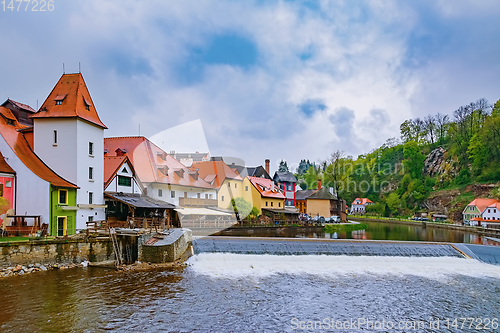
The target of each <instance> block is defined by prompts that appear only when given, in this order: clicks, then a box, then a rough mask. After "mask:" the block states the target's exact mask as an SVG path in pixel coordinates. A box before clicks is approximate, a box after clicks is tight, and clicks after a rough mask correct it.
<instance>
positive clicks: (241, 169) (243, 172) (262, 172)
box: [211, 156, 272, 179]
mask: <svg viewBox="0 0 500 333" xmlns="http://www.w3.org/2000/svg"><path fill="white" fill-rule="evenodd" d="M211 160H212V161H223V162H224V163H226V164H227V165H228V166H229V167H230V168H231V169H233V170H235V171H237V172H238V174H239V175H240V176H241V177H242V178H245V177H246V176H249V177H258V178H266V179H272V178H271V176H270V175H269V164H270V161H269V160H266V161H265V164H266V167H265V168H264V167H263V166H262V165H259V166H256V167H247V166H245V164H244V162H243V160H240V159H237V158H228V157H220V156H215V157H212V158H211Z"/></svg>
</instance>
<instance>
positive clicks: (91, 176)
mask: <svg viewBox="0 0 500 333" xmlns="http://www.w3.org/2000/svg"><path fill="white" fill-rule="evenodd" d="M89 180H94V168H93V167H89Z"/></svg>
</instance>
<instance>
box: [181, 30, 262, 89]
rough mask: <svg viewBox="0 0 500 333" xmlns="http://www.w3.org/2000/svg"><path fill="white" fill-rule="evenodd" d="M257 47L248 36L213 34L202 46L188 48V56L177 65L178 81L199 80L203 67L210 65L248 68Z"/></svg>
mask: <svg viewBox="0 0 500 333" xmlns="http://www.w3.org/2000/svg"><path fill="white" fill-rule="evenodd" d="M257 57H258V49H257V46H256V44H255V43H254V42H253V41H252V40H250V39H249V38H246V37H243V36H240V35H236V34H225V35H218V36H213V37H211V39H209V41H208V42H207V43H206V44H205V45H203V46H195V47H192V48H191V49H189V50H188V57H187V58H186V59H185V61H184V63H182V64H181V65H180V66H178V67H177V69H176V71H177V75H178V79H179V81H180V82H183V83H185V84H192V83H195V82H198V81H201V80H202V79H203V76H204V69H205V67H206V66H210V65H228V66H234V67H239V68H242V69H245V70H246V69H249V68H250V67H252V66H254V65H255V64H256V63H257Z"/></svg>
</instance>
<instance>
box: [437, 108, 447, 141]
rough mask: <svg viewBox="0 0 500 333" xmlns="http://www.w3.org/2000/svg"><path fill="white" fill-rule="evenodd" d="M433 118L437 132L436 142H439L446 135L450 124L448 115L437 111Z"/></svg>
mask: <svg viewBox="0 0 500 333" xmlns="http://www.w3.org/2000/svg"><path fill="white" fill-rule="evenodd" d="M435 119H436V126H437V133H438V142H439V143H441V142H442V141H443V140H444V138H445V136H446V132H447V130H448V125H449V124H450V117H449V116H448V115H447V114H442V113H438V114H437V115H436V117H435Z"/></svg>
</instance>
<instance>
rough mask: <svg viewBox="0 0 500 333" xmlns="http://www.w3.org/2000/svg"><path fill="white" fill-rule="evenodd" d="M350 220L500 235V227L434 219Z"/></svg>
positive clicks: (493, 235)
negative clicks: (495, 228)
mask: <svg viewBox="0 0 500 333" xmlns="http://www.w3.org/2000/svg"><path fill="white" fill-rule="evenodd" d="M349 220H352V221H356V222H367V221H368V222H378V223H395V224H407V225H414V226H421V227H424V228H427V227H430V228H440V229H449V230H457V231H465V232H469V233H475V234H478V235H484V236H492V237H495V236H500V229H499V230H494V229H484V228H482V227H475V226H468V225H458V224H451V223H439V222H432V221H421V222H418V221H412V220H395V219H376V218H368V217H366V218H365V217H350V218H349Z"/></svg>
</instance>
